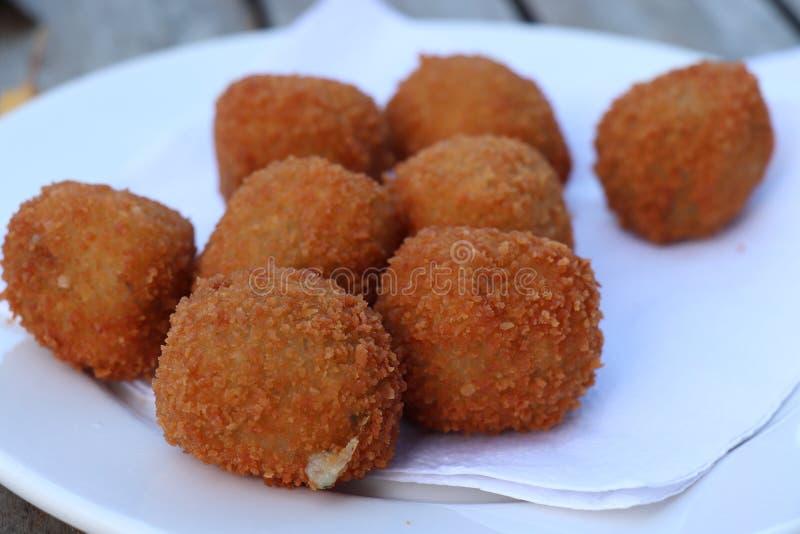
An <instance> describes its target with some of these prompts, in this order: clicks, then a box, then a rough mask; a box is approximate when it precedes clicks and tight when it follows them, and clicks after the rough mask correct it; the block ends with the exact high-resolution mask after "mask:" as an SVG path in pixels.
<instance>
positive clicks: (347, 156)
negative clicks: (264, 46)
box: [214, 76, 393, 199]
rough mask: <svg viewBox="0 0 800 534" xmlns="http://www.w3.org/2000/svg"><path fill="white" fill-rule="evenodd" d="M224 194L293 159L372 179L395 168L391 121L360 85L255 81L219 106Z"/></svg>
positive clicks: (217, 135)
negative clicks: (322, 161)
mask: <svg viewBox="0 0 800 534" xmlns="http://www.w3.org/2000/svg"><path fill="white" fill-rule="evenodd" d="M214 140H215V145H216V151H217V163H218V166H219V175H220V191H221V192H222V195H223V196H224V197H225V198H226V199H228V198H230V196H231V195H232V194H233V192H234V191H235V190H236V188H237V187H239V185H240V184H241V183H242V180H243V179H244V178H245V177H246V176H248V175H249V174H251V173H252V172H254V171H257V170H258V169H261V168H262V167H265V166H266V165H267V164H269V163H271V162H273V161H277V160H282V159H285V158H286V157H287V156H321V157H324V158H326V159H329V160H330V161H333V162H335V163H339V164H341V165H343V166H344V167H346V168H348V169H350V170H353V171H356V172H361V173H365V174H370V175H372V176H373V177H376V178H377V177H379V176H380V173H381V172H382V171H383V170H385V169H387V168H388V167H390V166H391V164H392V162H393V155H392V151H391V146H390V143H389V130H388V126H387V125H386V121H385V118H384V117H383V115H382V114H381V111H380V110H379V109H378V107H377V106H376V105H375V102H374V101H373V100H372V98H370V97H369V96H368V95H366V94H364V93H362V92H361V91H360V90H358V89H357V88H356V87H354V86H352V85H349V84H345V83H340V82H336V81H333V80H326V79H322V78H312V77H306V76H249V77H247V78H244V79H242V80H240V81H238V82H235V83H234V84H232V85H231V86H230V87H228V89H227V90H226V91H225V93H224V94H223V95H222V96H221V97H220V98H219V100H217V112H216V117H215V119H214Z"/></svg>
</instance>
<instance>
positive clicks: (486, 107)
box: [386, 55, 571, 182]
mask: <svg viewBox="0 0 800 534" xmlns="http://www.w3.org/2000/svg"><path fill="white" fill-rule="evenodd" d="M386 116H387V118H388V120H389V126H390V129H391V133H392V138H393V144H394V147H395V152H396V154H397V156H398V157H399V158H400V159H405V158H406V157H408V156H410V155H412V154H414V153H416V152H417V151H419V150H421V149H423V148H425V147H426V146H429V145H432V144H433V143H435V142H437V141H441V140H443V139H447V138H448V137H452V136H454V135H456V134H466V135H481V134H494V135H502V136H506V137H514V138H517V139H520V140H522V141H524V142H526V143H528V144H529V145H531V146H533V147H535V148H536V149H538V150H539V151H540V152H541V153H542V154H543V155H544V156H545V158H547V160H548V161H549V162H550V164H551V165H552V166H553V168H554V169H555V171H556V173H558V176H559V177H560V178H561V181H562V182H566V181H567V178H568V176H569V171H570V167H571V162H570V156H569V151H568V149H567V145H566V143H565V142H564V138H563V136H562V135H561V131H560V129H559V127H558V123H557V122H556V118H555V115H554V114H553V109H552V108H551V107H550V103H549V102H548V101H547V98H546V97H545V96H544V94H543V93H542V91H541V90H540V89H539V87H538V86H537V85H536V83H535V82H534V81H532V80H528V79H526V78H522V77H521V76H519V75H517V74H516V73H514V72H513V71H512V70H511V69H509V68H508V67H506V66H505V65H502V64H500V63H497V62H495V61H492V60H490V59H488V58H485V57H482V56H460V55H455V56H446V57H437V56H428V55H423V56H421V57H420V66H419V67H418V68H417V70H415V71H414V72H413V73H412V74H411V75H410V76H409V77H408V78H406V79H405V80H404V81H403V82H402V83H401V84H400V86H399V87H398V89H397V92H396V93H395V95H394V96H393V97H392V99H391V100H390V101H389V104H388V105H387V107H386Z"/></svg>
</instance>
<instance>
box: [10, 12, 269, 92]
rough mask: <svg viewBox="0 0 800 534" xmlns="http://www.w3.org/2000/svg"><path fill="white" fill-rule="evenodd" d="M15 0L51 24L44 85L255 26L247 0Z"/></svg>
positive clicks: (48, 29)
mask: <svg viewBox="0 0 800 534" xmlns="http://www.w3.org/2000/svg"><path fill="white" fill-rule="evenodd" d="M14 1H15V2H16V3H18V4H19V5H20V6H22V7H23V8H24V9H26V10H27V11H29V12H30V13H31V14H32V15H34V16H35V17H36V18H37V21H38V23H39V24H41V25H43V26H44V27H46V28H47V47H46V50H45V56H44V62H43V64H42V70H41V73H40V76H39V80H38V82H39V86H40V87H42V88H47V87H50V86H52V85H55V84H57V83H60V82H62V81H65V80H67V79H70V78H73V77H75V76H76V75H79V74H82V73H85V72H88V71H91V70H94V69H97V68H99V67H102V66H105V65H109V64H111V63H115V62H117V61H121V60H123V59H126V58H130V57H133V56H136V55H139V54H143V53H145V52H149V51H152V50H157V49H159V48H163V47H167V46H172V45H175V44H179V43H186V42H190V41H194V40H198V39H203V38H206V37H211V36H215V35H220V34H224V33H230V32H236V31H242V30H245V29H251V28H253V27H254V23H253V20H252V12H251V10H250V9H249V7H248V6H247V5H246V3H245V2H244V1H225V2H221V1H219V0H169V1H166V2H165V1H163V0H136V1H135V2H131V1H128V0H104V1H102V2H98V1H97V0H60V1H58V2H53V1H50V0H14Z"/></svg>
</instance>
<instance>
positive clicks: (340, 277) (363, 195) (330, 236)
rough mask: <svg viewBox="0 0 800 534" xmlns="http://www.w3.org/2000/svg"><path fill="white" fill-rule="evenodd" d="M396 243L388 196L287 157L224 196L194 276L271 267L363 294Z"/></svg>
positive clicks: (322, 163) (364, 180)
mask: <svg viewBox="0 0 800 534" xmlns="http://www.w3.org/2000/svg"><path fill="white" fill-rule="evenodd" d="M402 238H403V229H402V224H401V222H400V221H399V219H398V217H397V216H396V213H395V209H394V206H393V205H392V202H391V200H390V198H389V194H388V192H387V191H386V189H385V188H384V187H383V186H381V185H380V184H378V183H377V182H375V180H372V179H370V178H368V177H367V176H365V175H363V174H357V173H353V172H350V171H348V170H347V169H345V168H343V167H342V166H340V165H336V164H334V163H331V162H329V161H327V160H324V159H322V158H318V157H308V158H294V157H290V158H288V159H286V160H284V161H281V162H276V163H273V164H271V165H270V166H269V167H267V168H266V169H263V170H260V171H257V172H255V173H253V174H252V175H251V176H249V177H248V178H247V179H246V180H245V182H244V184H243V185H242V187H240V188H239V189H238V190H237V191H236V193H235V194H234V195H233V197H231V199H230V202H229V203H228V207H227V209H226V211H225V214H224V215H223V216H222V219H220V221H219V223H217V227H216V228H215V229H214V232H213V233H212V235H211V238H210V239H209V241H208V245H207V246H206V248H205V250H204V252H203V254H202V256H201V257H200V259H199V262H198V276H200V277H210V276H212V275H214V274H226V273H230V272H232V271H235V270H239V269H251V268H254V267H259V266H261V267H263V266H266V265H267V264H269V263H270V262H273V263H274V264H275V265H277V266H286V267H307V268H315V269H319V270H320V272H321V274H322V275H323V276H326V277H333V278H335V279H336V280H337V281H338V282H339V283H340V284H341V285H342V287H344V288H345V289H347V290H349V291H350V292H352V293H354V294H358V293H364V294H367V295H369V294H371V293H373V292H374V286H376V285H377V282H378V275H379V270H380V269H381V268H383V267H385V264H386V260H387V259H388V258H389V256H391V254H392V252H394V250H395V248H396V247H397V245H398V244H399V243H400V240H401V239H402ZM373 270H374V272H371V271H373ZM373 275H374V276H373ZM362 282H364V283H362Z"/></svg>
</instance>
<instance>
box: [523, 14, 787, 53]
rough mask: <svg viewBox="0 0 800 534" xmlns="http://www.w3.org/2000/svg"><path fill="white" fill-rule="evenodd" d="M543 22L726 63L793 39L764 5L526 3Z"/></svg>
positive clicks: (785, 24)
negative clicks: (682, 49)
mask: <svg viewBox="0 0 800 534" xmlns="http://www.w3.org/2000/svg"><path fill="white" fill-rule="evenodd" d="M524 1H525V2H526V4H527V5H528V6H530V8H531V9H532V10H533V11H534V12H535V13H536V15H537V16H538V18H539V20H540V21H541V22H548V23H556V24H564V25H569V26H580V27H584V28H591V29H598V30H605V31H611V32H617V33H622V34H626V35H633V36H637V37H644V38H648V39H656V40H661V41H666V42H669V43H672V44H676V45H680V46H686V47H690V48H697V49H700V50H704V51H707V52H712V53H715V54H719V55H722V56H724V57H732V58H738V57H743V56H747V55H753V54H758V53H762V52H768V51H771V50H776V49H779V48H785V47H788V46H792V45H794V44H797V43H798V37H797V34H796V33H795V32H794V31H793V30H792V28H791V27H790V26H789V25H788V24H787V23H786V21H785V20H784V19H783V17H781V16H780V14H779V13H777V11H776V10H775V9H774V7H773V6H772V5H770V4H769V2H768V1H767V0H694V1H692V0H648V1H646V2H642V1H640V0H606V1H604V2H597V1H594V0H524Z"/></svg>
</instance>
